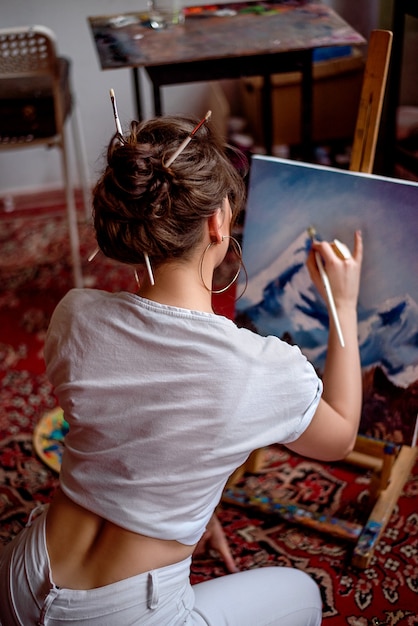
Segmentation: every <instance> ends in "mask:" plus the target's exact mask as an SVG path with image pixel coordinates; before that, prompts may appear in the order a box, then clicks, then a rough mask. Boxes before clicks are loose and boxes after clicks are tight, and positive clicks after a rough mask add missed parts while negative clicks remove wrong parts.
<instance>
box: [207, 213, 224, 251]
mask: <svg viewBox="0 0 418 626" xmlns="http://www.w3.org/2000/svg"><path fill="white" fill-rule="evenodd" d="M224 218H225V216H224V212H223V211H222V209H216V211H215V213H212V215H210V216H209V217H208V229H209V237H210V240H211V241H212V242H213V243H222V226H223V223H224Z"/></svg>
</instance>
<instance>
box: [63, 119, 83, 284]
mask: <svg viewBox="0 0 418 626" xmlns="http://www.w3.org/2000/svg"><path fill="white" fill-rule="evenodd" d="M65 132H66V129H65V128H63V132H62V137H61V160H62V171H63V177H64V184H65V199H66V203H67V219H68V229H69V235H70V246H71V260H72V265H73V277H74V286H75V287H83V274H82V271H81V257H80V240H79V237H78V225H77V211H76V205H75V199H74V190H73V188H72V185H71V178H70V172H69V161H68V154H67V141H66V137H65Z"/></svg>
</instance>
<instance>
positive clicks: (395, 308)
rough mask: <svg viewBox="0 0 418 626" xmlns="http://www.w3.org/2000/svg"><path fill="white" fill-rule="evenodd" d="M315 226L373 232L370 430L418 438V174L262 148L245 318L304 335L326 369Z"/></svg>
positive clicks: (334, 233)
mask: <svg viewBox="0 0 418 626" xmlns="http://www.w3.org/2000/svg"><path fill="white" fill-rule="evenodd" d="M309 226H313V227H314V228H315V229H316V231H317V236H318V238H322V239H326V240H333V239H334V238H337V239H339V240H340V241H342V242H344V243H346V244H347V245H348V246H349V248H350V249H351V250H352V248H353V239H354V231H355V230H356V229H361V231H362V233H363V240H364V261H363V268H362V282H361V290H360V297H359V305H358V314H359V345H360V353H361V362H362V368H363V383H364V401H363V414H362V421H361V426H360V432H361V433H363V434H367V435H370V436H373V437H376V438H379V439H384V440H388V441H393V442H395V443H406V444H409V445H410V444H411V443H412V440H413V437H414V429H415V423H416V417H417V414H418V258H417V257H418V254H417V251H418V245H417V242H418V184H417V183H413V182H409V181H401V180H395V179H388V178H383V177H378V176H374V175H369V174H359V173H354V172H347V171H344V170H336V169H332V168H328V167H322V166H316V165H309V164H306V163H298V162H295V161H287V160H284V159H278V158H274V157H262V156H255V157H253V160H252V165H251V172H250V181H249V193H248V202H247V207H246V217H245V227H244V233H243V260H244V264H245V266H246V269H247V272H248V286H247V289H246V291H245V294H244V296H243V297H242V298H241V299H239V300H238V301H237V303H236V319H237V322H238V323H239V324H240V325H242V326H246V327H249V328H252V329H253V330H255V331H256V332H258V333H259V334H262V335H267V334H273V335H277V336H278V337H280V338H282V339H284V340H286V341H288V342H290V343H296V344H298V345H299V346H300V347H301V349H302V351H303V352H304V353H305V354H306V356H307V357H308V358H309V360H310V361H311V362H312V363H313V364H314V365H315V367H316V368H317V370H318V372H319V374H321V371H322V369H323V366H324V360H325V354H326V348H327V336H328V314H327V309H326V306H325V303H324V302H323V300H322V299H321V298H320V296H319V294H318V292H317V290H316V288H315V287H314V286H313V284H312V282H311V279H310V277H309V274H308V271H307V269H306V264H305V262H306V257H307V254H308V251H309V247H310V238H309V235H308V232H307V229H308V227H309ZM238 292H240V286H239V287H238Z"/></svg>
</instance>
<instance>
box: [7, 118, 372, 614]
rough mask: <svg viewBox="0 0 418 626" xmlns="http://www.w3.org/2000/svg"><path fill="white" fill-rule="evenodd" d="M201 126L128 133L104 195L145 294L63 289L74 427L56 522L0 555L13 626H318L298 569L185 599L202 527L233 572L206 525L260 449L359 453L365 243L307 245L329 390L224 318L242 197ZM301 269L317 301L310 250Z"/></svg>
mask: <svg viewBox="0 0 418 626" xmlns="http://www.w3.org/2000/svg"><path fill="white" fill-rule="evenodd" d="M194 124H195V122H194V121H192V120H190V119H187V118H180V117H161V118H157V119H154V120H151V121H147V122H143V123H141V124H138V123H132V125H131V129H130V133H129V134H127V135H126V136H125V137H122V136H121V135H120V134H117V135H116V136H115V137H114V138H113V139H112V141H111V142H110V145H109V149H108V156H107V166H106V168H105V170H104V173H103V175H102V177H101V178H100V180H99V181H98V183H97V185H96V188H95V190H94V224H95V229H96V234H97V241H98V244H99V247H100V249H101V250H102V251H103V253H104V254H105V255H107V256H109V257H111V258H114V259H117V260H119V261H122V262H125V263H130V264H132V266H133V268H135V269H136V270H137V271H138V273H139V274H140V275H141V280H140V284H139V287H138V291H137V293H135V294H134V293H127V292H122V293H107V292H103V291H100V290H92V289H82V290H71V291H70V292H69V293H68V294H67V295H66V296H65V297H64V299H63V300H62V301H61V303H60V304H59V305H58V307H57V309H56V311H55V313H54V315H53V318H52V320H51V324H50V328H49V332H48V336H47V339H46V345H45V359H46V364H47V372H48V375H49V378H50V380H51V381H52V383H53V385H54V386H55V389H56V393H57V396H58V399H59V402H60V405H61V407H62V408H63V409H64V412H65V417H66V419H67V421H68V422H69V424H70V431H69V434H68V436H67V438H66V447H65V453H64V457H63V463H62V470H61V475H60V489H59V490H58V492H57V494H56V495H55V497H54V498H53V501H52V503H51V505H50V507H49V509H48V511H47V512H45V513H43V514H42V515H41V516H39V517H38V518H36V519H35V521H34V522H32V523H31V524H30V525H29V526H28V527H27V528H26V529H24V530H23V532H22V533H20V535H19V536H18V537H17V538H16V539H15V540H14V541H13V542H12V543H11V544H10V545H9V546H8V547H7V548H6V549H5V551H4V553H3V555H2V563H1V566H0V619H1V621H2V624H3V626H14V625H15V624H20V625H24V626H29V625H30V624H45V625H49V626H57V625H58V624H60V625H62V624H64V623H67V622H68V623H72V624H78V625H79V624H86V625H88V626H106V625H109V626H117V625H121V626H127V625H128V624H132V625H133V624H147V625H148V624H149V625H158V626H164V625H177V624H188V625H211V626H222V625H227V624H228V625H232V626H234V625H236V626H256V625H257V626H263V625H269V626H272V625H274V624H278V625H279V624H280V626H317V625H319V624H320V623H321V599H320V594H319V590H318V588H317V586H316V584H315V583H314V582H313V581H312V580H311V578H310V577H309V576H308V575H306V574H305V573H303V572H301V571H298V570H293V569H290V568H283V567H272V568H261V569H258V570H251V571H244V572H239V573H235V574H232V575H230V576H224V577H221V578H218V579H216V580H211V581H209V582H205V583H201V584H199V585H195V586H193V587H192V586H191V585H190V583H189V573H190V562H191V557H192V554H193V551H194V550H195V547H196V545H197V544H198V542H199V540H200V539H201V537H202V535H204V533H205V529H208V530H209V531H210V532H212V533H213V534H214V537H215V540H216V541H217V545H218V546H221V551H222V552H223V553H224V554H225V558H226V559H227V561H228V565H229V569H231V570H232V569H233V568H234V564H233V562H231V559H230V555H228V550H227V549H226V548H225V541H224V538H223V537H222V534H220V533H219V524H217V522H216V518H214V517H213V513H214V510H215V507H216V506H217V504H218V502H219V500H220V498H221V494H222V490H223V488H224V485H225V482H226V480H227V479H228V477H229V475H230V474H231V473H232V472H233V471H234V470H235V469H236V468H237V467H238V466H240V465H241V464H242V463H243V462H244V461H245V459H246V458H247V457H248V455H249V453H250V452H251V451H252V450H253V449H255V448H259V447H262V446H265V445H268V444H271V443H274V442H281V443H283V444H284V445H286V446H288V448H290V449H291V450H293V451H295V452H297V453H299V454H302V455H307V456H310V457H313V458H316V459H322V460H333V459H339V458H342V457H344V456H345V455H346V454H347V453H348V452H349V451H350V450H351V448H352V446H353V443H354V441H355V437H356V433H357V428H358V422H359V416H360V405H361V377H360V364H359V354H358V344H357V317H356V306H357V297H358V290H359V280H360V267H361V259H362V243H361V236H360V234H359V233H356V235H355V243H354V253H353V256H352V257H350V258H349V259H347V260H342V259H341V258H339V257H337V255H336V254H335V253H334V252H333V250H332V247H331V246H330V245H329V244H328V243H326V242H325V243H316V244H314V249H315V251H317V252H319V253H320V255H321V256H322V258H323V260H324V262H325V264H326V269H327V273H328V276H329V279H330V282H331V285H332V289H333V293H334V298H335V304H336V308H337V311H338V315H339V319H340V323H341V326H342V331H343V334H344V337H345V340H346V346H345V348H342V347H341V346H340V343H339V341H338V336H337V333H336V329H335V327H334V325H333V322H332V319H331V322H330V332H329V345H328V357H327V362H326V367H325V372H324V376H323V380H322V381H321V380H319V379H318V377H317V375H316V374H315V371H314V369H313V367H312V366H311V365H310V364H309V363H308V362H307V360H306V359H305V358H304V356H303V355H302V354H301V352H300V350H299V349H298V348H297V347H291V346H289V345H288V344H286V343H284V342H282V341H280V340H279V339H278V338H276V337H261V336H258V335H256V334H254V333H252V332H250V331H249V330H246V329H239V328H237V326H236V325H235V324H234V323H233V322H232V321H231V320H229V319H226V318H225V317H222V316H218V315H215V314H214V313H213V310H212V301H211V296H212V294H211V285H212V278H213V273H214V270H215V268H216V267H217V266H219V264H220V263H221V262H222V260H223V258H224V257H225V254H226V252H227V250H228V246H229V244H230V241H231V225H232V224H233V221H234V219H235V218H236V216H237V214H238V212H239V210H240V209H241V208H242V204H243V198H244V186H243V182H242V179H241V178H240V176H239V175H238V174H237V172H236V170H235V168H234V167H233V166H232V165H231V163H230V161H229V160H228V158H227V157H226V155H225V152H224V148H223V147H222V145H221V144H220V143H219V142H218V140H217V138H216V137H215V136H214V135H213V134H212V132H211V130H210V126H209V124H206V123H203V124H201V125H200V126H199V128H198V130H196V127H194ZM194 130H195V132H192V131H194ZM190 135H191V136H192V138H191V141H190V142H189V143H188V144H187V145H184V143H183V142H184V140H185V138H187V137H188V136H190ZM182 144H183V148H182V150H180V147H181V146H182ZM177 153H178V154H177ZM173 157H175V158H174V159H173ZM307 262H308V267H309V270H310V273H311V276H312V280H313V281H314V283H315V285H316V286H317V288H318V289H319V290H320V291H321V292H322V293H323V286H322V283H321V280H320V276H319V274H318V269H317V266H316V263H315V259H314V256H313V254H312V253H311V254H310V256H309V258H308V261H307ZM144 268H147V271H145V269H144ZM323 295H324V294H323ZM216 541H215V542H216ZM228 559H229V560H228Z"/></svg>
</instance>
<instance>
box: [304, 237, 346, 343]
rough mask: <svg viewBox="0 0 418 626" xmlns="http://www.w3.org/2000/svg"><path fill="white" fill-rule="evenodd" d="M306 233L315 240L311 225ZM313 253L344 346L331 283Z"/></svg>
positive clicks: (339, 337) (317, 254) (317, 256)
mask: <svg viewBox="0 0 418 626" xmlns="http://www.w3.org/2000/svg"><path fill="white" fill-rule="evenodd" d="M308 234H309V237H310V238H311V241H312V242H313V241H314V240H315V235H316V230H315V228H314V227H313V226H310V227H309V228H308ZM314 255H315V261H316V264H317V266H318V271H319V273H320V275H321V279H322V283H323V285H324V289H325V293H326V296H327V299H328V304H329V308H330V312H331V316H332V319H333V320H334V324H335V328H336V331H337V335H338V339H339V340H340V344H341V347H342V348H344V346H345V343H344V337H343V333H342V330H341V324H340V320H339V318H338V313H337V309H336V307H335V301H334V295H333V293H332V289H331V283H330V282H329V278H328V274H327V273H326V271H325V267H324V262H323V260H322V257H321V255H320V254H319V252H317V251H314Z"/></svg>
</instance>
